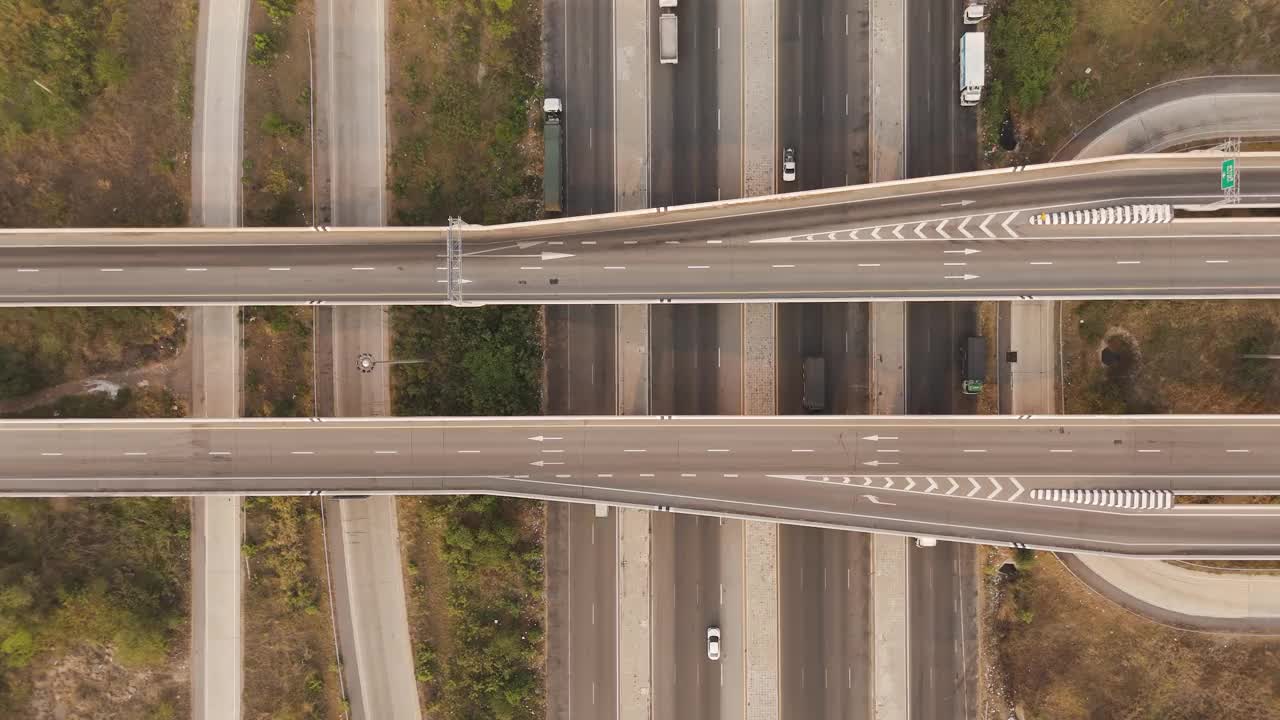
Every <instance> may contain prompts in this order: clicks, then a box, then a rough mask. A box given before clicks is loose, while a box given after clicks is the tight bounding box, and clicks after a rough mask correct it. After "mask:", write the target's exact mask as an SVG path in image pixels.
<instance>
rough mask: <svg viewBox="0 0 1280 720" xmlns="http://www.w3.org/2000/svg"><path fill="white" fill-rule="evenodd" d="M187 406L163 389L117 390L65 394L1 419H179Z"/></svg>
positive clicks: (185, 413) (185, 412) (184, 415)
mask: <svg viewBox="0 0 1280 720" xmlns="http://www.w3.org/2000/svg"><path fill="white" fill-rule="evenodd" d="M186 416H187V404H186V402H184V401H183V400H181V399H179V398H178V397H177V396H175V395H174V394H173V393H171V392H169V390H168V389H166V388H153V387H141V388H129V387H124V388H120V390H119V391H118V392H116V394H115V395H111V394H110V393H105V392H96V393H86V394H84V395H68V396H66V397H62V398H58V399H57V400H56V401H54V402H53V403H50V404H49V405H42V406H40V407H36V408H32V409H30V410H26V411H24V412H20V413H13V414H11V415H6V416H5V417H13V418H33V419H34V418H180V417H186Z"/></svg>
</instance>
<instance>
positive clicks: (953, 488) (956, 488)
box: [947, 477, 960, 495]
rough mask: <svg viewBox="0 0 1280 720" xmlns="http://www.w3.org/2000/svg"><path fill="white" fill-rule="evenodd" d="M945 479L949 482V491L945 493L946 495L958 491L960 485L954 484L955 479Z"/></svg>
mask: <svg viewBox="0 0 1280 720" xmlns="http://www.w3.org/2000/svg"><path fill="white" fill-rule="evenodd" d="M947 479H948V480H950V481H951V489H950V490H948V491H947V494H948V495H950V494H951V493H953V492H955V491H957V490H959V489H960V484H959V483H957V482H956V479H955V478H950V477H949V478H947Z"/></svg>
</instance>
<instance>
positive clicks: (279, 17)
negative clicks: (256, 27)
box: [258, 0, 298, 25]
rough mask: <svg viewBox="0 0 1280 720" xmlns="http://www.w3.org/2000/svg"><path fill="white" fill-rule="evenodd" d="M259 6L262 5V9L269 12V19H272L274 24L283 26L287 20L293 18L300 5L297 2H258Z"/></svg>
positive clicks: (276, 0)
mask: <svg viewBox="0 0 1280 720" xmlns="http://www.w3.org/2000/svg"><path fill="white" fill-rule="evenodd" d="M258 4H260V5H262V9H263V10H265V11H266V12H267V17H269V18H271V22H272V24H274V25H281V24H283V23H284V21H285V20H288V19H289V18H291V17H293V12H294V10H296V9H297V4H298V3H297V0H258Z"/></svg>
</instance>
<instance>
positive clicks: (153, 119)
mask: <svg viewBox="0 0 1280 720" xmlns="http://www.w3.org/2000/svg"><path fill="white" fill-rule="evenodd" d="M197 17H198V12H197V3H196V2H193V1H192V0H128V1H127V2H126V0H97V1H95V0H61V1H60V2H58V3H48V2H42V1H40V0H4V2H0V28H3V32H0V98H3V101H0V226H7V227H48V226H72V227H103V226H108V225H110V226H148V225H168V226H176V225H183V224H185V223H186V221H187V213H188V206H189V202H190V194H191V165H190V160H191V113H192V88H193V85H192V82H193V70H192V68H193V63H194V57H195V55H194V46H195V31H196V19H197Z"/></svg>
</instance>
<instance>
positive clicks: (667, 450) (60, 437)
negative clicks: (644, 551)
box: [0, 415, 1280, 557]
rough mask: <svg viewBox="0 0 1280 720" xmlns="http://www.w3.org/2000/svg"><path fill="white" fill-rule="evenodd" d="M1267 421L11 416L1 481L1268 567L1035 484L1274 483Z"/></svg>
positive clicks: (1253, 524)
mask: <svg viewBox="0 0 1280 720" xmlns="http://www.w3.org/2000/svg"><path fill="white" fill-rule="evenodd" d="M1278 425H1280V421H1278V420H1277V418H1276V417H1274V416H1267V415H1258V416H1213V417H1194V416H1191V417H1180V416H1150V417H1148V416H1121V417H1070V416H1056V417H1055V416H1041V417H1032V418H1013V417H982V416H971V417H939V418H911V417H904V418H886V417H824V418H743V417H715V418H710V417H701V418H696V417H695V418H679V417H677V418H658V417H651V418H616V417H608V418H581V419H556V418H546V417H542V418H502V419H483V418H475V419H473V418H396V419H391V418H369V419H348V420H324V421H320V422H316V421H314V420H311V419H297V420H221V421H218V420H143V421H124V420H118V421H4V422H3V423H0V490H3V492H4V493H6V494H10V495H40V496H48V495H59V494H129V493H134V494H136V493H149V494H160V495H175V494H176V495H183V494H197V493H210V492H238V493H242V494H244V493H254V492H256V493H270V494H281V493H324V492H329V493H332V494H352V493H373V492H387V493H401V494H404V493H459V492H502V493H512V494H516V493H519V494H526V495H533V496H539V497H545V498H563V499H569V500H577V501H599V502H606V503H611V504H635V505H639V506H649V507H663V508H668V507H669V508H673V509H679V510H684V511H690V512H712V513H729V514H735V515H741V516H744V517H771V518H776V519H778V520H780V521H784V522H805V523H818V524H827V525H830V526H833V527H847V528H856V529H863V530H872V531H877V530H878V531H890V532H902V533H906V534H911V535H937V536H940V537H944V538H957V539H965V540H977V541H983V542H991V543H1006V544H1007V543H1015V542H1016V543H1025V544H1027V545H1029V546H1035V547H1043V548H1046V549H1069V550H1094V551H1109V552H1119V553H1129V554H1135V555H1137V554H1145V555H1162V556H1163V555H1178V556H1191V555H1195V556H1201V557H1203V556H1241V555H1252V556H1265V555H1271V554H1277V555H1280V540H1278V539H1277V535H1276V533H1275V516H1274V514H1273V513H1272V512H1271V511H1270V506H1263V507H1264V508H1265V509H1263V510H1258V509H1256V508H1248V509H1247V511H1245V510H1239V509H1234V508H1231V507H1230V506H1196V507H1194V508H1192V507H1178V508H1176V509H1173V510H1121V509H1119V508H1113V507H1102V506H1086V505H1068V504H1063V503H1050V502H1046V501H1041V500H1035V499H1033V493H1034V492H1035V491H1036V490H1049V489H1064V488H1066V489H1123V490H1130V491H1132V490H1135V489H1143V490H1148V491H1154V490H1169V491H1173V492H1181V493H1185V492H1205V493H1210V494H1215V495H1217V494H1225V493H1232V492H1236V493H1248V494H1255V493H1259V492H1270V491H1273V490H1274V489H1275V488H1276V486H1277V483H1278V482H1280V475H1277V474H1276V473H1275V471H1274V469H1275V467H1276V466H1277V461H1280V447H1277V446H1276V444H1275V443H1274V437H1275V434H1276V428H1277V426H1278ZM895 450H896V451H897V452H894V451H895ZM888 458H892V459H891V460H890V459H888ZM895 463H896V464H895ZM869 473H874V474H869Z"/></svg>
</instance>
